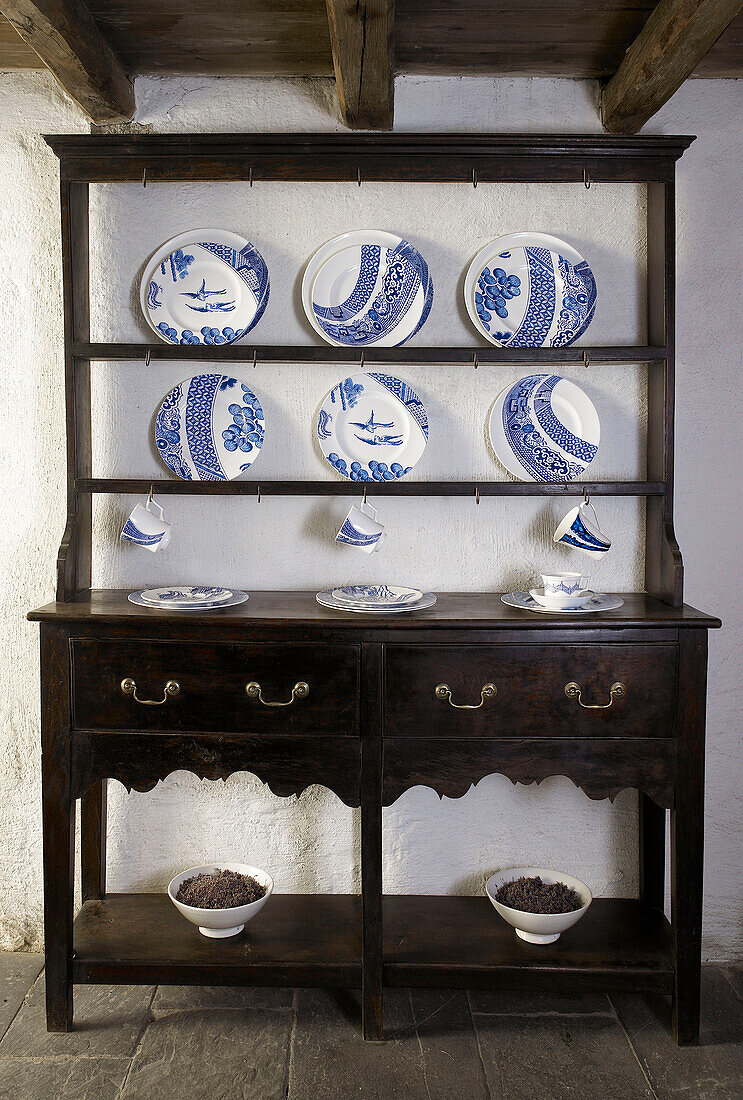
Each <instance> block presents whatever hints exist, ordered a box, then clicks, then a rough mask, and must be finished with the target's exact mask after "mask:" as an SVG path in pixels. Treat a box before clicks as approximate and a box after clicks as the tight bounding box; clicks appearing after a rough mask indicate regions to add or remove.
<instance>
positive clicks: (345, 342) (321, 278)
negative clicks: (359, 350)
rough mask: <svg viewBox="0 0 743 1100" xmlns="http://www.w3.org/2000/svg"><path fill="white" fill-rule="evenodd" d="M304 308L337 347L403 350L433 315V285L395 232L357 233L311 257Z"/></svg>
mask: <svg viewBox="0 0 743 1100" xmlns="http://www.w3.org/2000/svg"><path fill="white" fill-rule="evenodd" d="M302 304H303V306H304V310H305V313H306V314H307V318H308V320H309V322H310V324H311V325H312V327H313V328H314V329H315V331H316V332H317V333H319V335H320V336H321V337H322V338H323V340H327V342H328V343H329V344H334V345H336V346H338V347H366V346H367V345H369V344H374V345H375V346H377V347H399V346H400V344H404V343H405V342H406V341H407V340H409V339H410V338H411V337H412V336H415V334H416V332H418V331H419V330H420V329H421V327H422V326H423V325H424V324H425V322H426V319H427V317H428V315H429V313H430V312H431V306H432V305H433V281H432V279H431V275H430V273H429V270H428V264H427V263H426V261H425V260H424V259H423V257H422V256H421V254H420V252H419V251H418V249H417V248H414V247H413V245H412V244H410V243H409V242H408V241H405V240H403V238H402V237H398V236H396V235H395V234H394V233H385V232H383V231H382V230H355V231H354V232H351V233H342V234H341V236H339V237H334V238H333V240H331V241H328V242H327V243H326V244H324V245H323V246H322V248H320V249H318V251H317V252H316V253H315V254H314V256H312V257H311V259H310V261H309V263H308V264H307V267H306V269H305V273H304V277H303V279H302Z"/></svg>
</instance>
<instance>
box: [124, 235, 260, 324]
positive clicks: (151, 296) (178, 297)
mask: <svg viewBox="0 0 743 1100" xmlns="http://www.w3.org/2000/svg"><path fill="white" fill-rule="evenodd" d="M269 291H270V281H269V277H268V268H267V266H266V261H265V260H264V259H263V257H262V256H261V254H260V252H259V251H258V249H257V248H256V247H255V245H253V244H251V243H250V241H247V240H245V238H244V237H240V236H238V234H237V233H230V232H229V231H228V230H226V229H192V230H190V231H189V232H188V233H181V234H179V235H178V236H177V237H173V238H172V239H171V240H169V241H167V242H166V243H165V244H164V245H162V246H161V247H160V248H158V250H157V252H155V254H154V255H153V256H152V257H151V259H150V260H149V262H148V263H147V265H146V267H145V272H144V276H143V278H142V282H141V284H140V291H139V297H140V303H141V305H142V312H143V313H144V315H145V317H146V319H147V322H148V324H149V325H150V327H151V328H152V329H153V330H154V332H156V333H157V335H158V336H159V337H160V339H161V340H166V341H167V342H168V343H170V344H183V345H191V344H208V345H217V344H232V343H234V342H235V340H239V339H240V338H241V337H242V336H245V334H246V333H248V332H250V330H251V329H252V328H255V326H256V325H257V324H258V322H259V321H260V319H261V317H262V316H263V312H264V310H265V308H266V305H267V304H268V295H269Z"/></svg>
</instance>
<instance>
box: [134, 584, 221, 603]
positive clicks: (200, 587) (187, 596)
mask: <svg viewBox="0 0 743 1100" xmlns="http://www.w3.org/2000/svg"><path fill="white" fill-rule="evenodd" d="M232 595H234V593H233V592H232V589H231V588H219V587H217V586H216V585H212V584H177V585H171V586H170V587H169V588H146V589H144V591H143V592H142V599H143V601H144V602H145V603H148V604H150V605H151V606H152V607H202V608H203V607H217V606H218V605H219V604H221V603H226V602H227V600H229V599H230V597H231V596H232Z"/></svg>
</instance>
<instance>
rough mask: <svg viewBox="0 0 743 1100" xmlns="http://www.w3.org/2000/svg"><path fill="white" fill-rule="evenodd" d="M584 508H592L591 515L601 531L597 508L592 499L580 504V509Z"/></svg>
mask: <svg viewBox="0 0 743 1100" xmlns="http://www.w3.org/2000/svg"><path fill="white" fill-rule="evenodd" d="M584 508H586V509H588V508H590V509H591V515H592V516H593V522H594V523H595V524H596V526H597V527H598V529H599V531H600V530H601V528H600V527H599V521H598V516H597V515H596V509H595V508H594V506H593V505H592V504H591V502H590V500H584V501H583V503H582V504H581V505H580V508H579V509H578V510H579V511H582V510H583V509H584Z"/></svg>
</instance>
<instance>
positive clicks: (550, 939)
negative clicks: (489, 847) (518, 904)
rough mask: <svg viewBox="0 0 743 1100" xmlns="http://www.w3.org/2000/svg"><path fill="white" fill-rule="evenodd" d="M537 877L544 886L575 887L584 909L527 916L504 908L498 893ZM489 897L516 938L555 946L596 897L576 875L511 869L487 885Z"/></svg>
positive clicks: (543, 870) (490, 879) (535, 869)
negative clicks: (506, 885) (508, 885)
mask: <svg viewBox="0 0 743 1100" xmlns="http://www.w3.org/2000/svg"><path fill="white" fill-rule="evenodd" d="M537 875H539V877H540V878H541V880H542V882H547V883H553V882H564V883H565V885H566V886H571V887H572V888H573V890H575V892H576V893H577V894H578V896H579V897H580V899H581V901H582V902H583V905H582V907H581V908H580V909H574V910H573V912H572V913H525V912H524V911H523V910H521V909H512V908H511V907H510V905H502V904H501V902H499V901H496V900H495V895H496V894H497V893H498V890H499V889H500V888H501V886H503V885H504V883H506V882H512V881H513V880H514V879H515V878H522V877H523V878H535V877H536V876H537ZM485 890H486V891H487V895H488V897H489V898H490V900H491V902H492V903H493V905H494V907H495V908H496V909H497V910H498V912H499V913H500V915H501V916H502V917H503V919H504V920H505V921H508V923H509V924H510V925H511V927H512V928H515V929H516V935H517V936H520V937H521V939H522V940H526V941H527V943H554V942H555V940H559V938H560V933H561V932H564V931H565V929H566V928H570V927H572V925H574V924H575V923H576V921H579V920H580V918H581V917H582V916H583V914H584V913H585V912H586V911H587V909H588V906H589V905H590V904H591V902H592V901H593V895H592V894H591V891H590V890H589V889H588V887H587V886H586V884H585V882H581V880H580V879H579V878H573V876H572V875H563V874H561V873H560V872H558V871H548V870H547V869H546V868H544V867H507V868H506V869H505V870H504V871H497V872H496V873H495V874H494V875H492V876H491V877H490V878H489V879H488V881H487V883H486V884H485Z"/></svg>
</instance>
